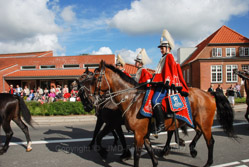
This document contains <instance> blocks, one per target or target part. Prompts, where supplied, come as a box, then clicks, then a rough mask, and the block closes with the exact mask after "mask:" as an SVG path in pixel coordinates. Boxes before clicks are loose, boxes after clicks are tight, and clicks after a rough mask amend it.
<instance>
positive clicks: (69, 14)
mask: <svg viewBox="0 0 249 167" xmlns="http://www.w3.org/2000/svg"><path fill="white" fill-rule="evenodd" d="M61 17H62V18H63V20H65V21H66V22H71V21H73V20H75V13H74V12H73V6H67V7H65V8H64V9H63V10H62V12H61Z"/></svg>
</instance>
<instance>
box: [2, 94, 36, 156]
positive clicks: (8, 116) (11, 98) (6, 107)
mask: <svg viewBox="0 0 249 167" xmlns="http://www.w3.org/2000/svg"><path fill="white" fill-rule="evenodd" d="M21 114H22V116H23V118H24V120H25V122H27V123H28V124H29V125H30V126H32V124H31V115H30V111H29V109H28V108H27V106H26V104H25V103H24V101H23V99H22V98H21V97H20V96H17V95H11V94H8V93H0V128H1V125H2V126H3V130H4V132H5V134H6V140H5V144H4V146H3V148H2V149H1V150H0V155H1V154H3V153H5V152H7V150H8V148H9V142H10V140H11V138H12V136H13V131H12V129H11V127H10V121H11V120H13V121H14V122H15V123H16V124H17V125H18V126H19V127H20V128H21V129H22V131H23V133H24V134H25V136H26V139H27V149H26V151H27V152H29V151H31V150H32V147H31V140H30V136H29V130H28V127H27V126H26V125H25V124H24V123H23V121H22V120H21Z"/></svg>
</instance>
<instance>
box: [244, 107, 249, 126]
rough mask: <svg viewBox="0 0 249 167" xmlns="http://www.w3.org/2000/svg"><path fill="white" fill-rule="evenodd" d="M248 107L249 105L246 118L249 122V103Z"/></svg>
mask: <svg viewBox="0 0 249 167" xmlns="http://www.w3.org/2000/svg"><path fill="white" fill-rule="evenodd" d="M247 105H248V107H247V110H246V114H245V118H246V120H247V121H248V122H249V103H248V104H247Z"/></svg>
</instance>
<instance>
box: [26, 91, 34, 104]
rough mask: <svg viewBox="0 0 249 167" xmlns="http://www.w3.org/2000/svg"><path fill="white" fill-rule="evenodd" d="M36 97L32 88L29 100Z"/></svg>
mask: <svg viewBox="0 0 249 167" xmlns="http://www.w3.org/2000/svg"><path fill="white" fill-rule="evenodd" d="M34 97H35V95H34V90H30V94H29V97H28V98H27V101H31V100H33V99H34Z"/></svg>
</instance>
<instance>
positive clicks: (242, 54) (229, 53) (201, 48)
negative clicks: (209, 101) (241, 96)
mask: <svg viewBox="0 0 249 167" xmlns="http://www.w3.org/2000/svg"><path fill="white" fill-rule="evenodd" d="M193 50H194V51H193V52H192V53H190V54H189V55H188V56H187V58H186V59H185V60H184V61H183V62H182V63H181V67H182V72H183V76H184V78H185V81H186V83H187V84H188V86H190V87H197V88H200V89H203V90H207V89H208V88H209V87H210V85H211V84H212V85H213V88H214V89H215V88H216V87H217V86H218V84H220V85H221V86H222V88H223V90H226V89H227V88H228V87H229V86H230V85H233V86H234V85H235V84H236V83H238V84H241V85H243V81H242V80H241V78H239V77H238V76H237V75H236V74H234V73H233V70H234V69H238V70H249V39H248V38H246V37H244V36H243V35H241V34H239V33H237V32H235V31H234V30H232V29H230V28H228V27H227V26H222V27H221V28H219V29H218V30H217V31H216V32H214V33H213V34H211V35H210V36H209V37H207V38H206V39H205V40H204V41H202V42H201V43H200V44H198V45H197V46H196V48H193ZM178 52H179V53H181V52H180V51H178ZM178 56H181V57H182V56H183V55H178ZM185 56H186V55H185Z"/></svg>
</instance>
